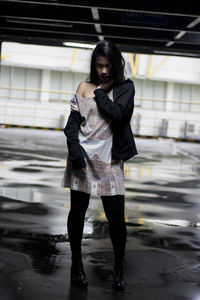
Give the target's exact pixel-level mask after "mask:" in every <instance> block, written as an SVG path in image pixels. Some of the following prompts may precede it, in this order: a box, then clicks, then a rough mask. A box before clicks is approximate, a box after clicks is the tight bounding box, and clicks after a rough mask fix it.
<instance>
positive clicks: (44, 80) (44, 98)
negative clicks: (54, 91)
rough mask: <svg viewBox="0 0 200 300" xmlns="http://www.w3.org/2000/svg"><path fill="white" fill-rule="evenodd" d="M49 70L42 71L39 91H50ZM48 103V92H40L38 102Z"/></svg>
mask: <svg viewBox="0 0 200 300" xmlns="http://www.w3.org/2000/svg"><path fill="white" fill-rule="evenodd" d="M50 74H51V73H50V70H42V77H41V89H42V90H45V91H46V90H49V89H50V79H51V78H50ZM48 101H49V93H48V92H41V94H40V102H42V103H47V102H48Z"/></svg>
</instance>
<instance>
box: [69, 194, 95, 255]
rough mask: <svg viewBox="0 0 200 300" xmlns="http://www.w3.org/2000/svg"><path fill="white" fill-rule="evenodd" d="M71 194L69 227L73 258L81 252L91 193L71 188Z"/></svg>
mask: <svg viewBox="0 0 200 300" xmlns="http://www.w3.org/2000/svg"><path fill="white" fill-rule="evenodd" d="M70 196H71V198H70V203H71V204H70V211H69V214H68V220H67V229H68V236H69V241H70V247H71V252H72V258H75V257H76V256H79V255H80V254H81V243H82V235H83V228H84V221H85V213H86V210H87V208H88V205H89V200H90V194H87V193H84V192H81V191H76V190H71V189H70Z"/></svg>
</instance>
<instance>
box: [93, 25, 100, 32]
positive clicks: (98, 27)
mask: <svg viewBox="0 0 200 300" xmlns="http://www.w3.org/2000/svg"><path fill="white" fill-rule="evenodd" d="M94 27H95V29H96V32H98V33H101V32H102V30H101V25H100V24H94Z"/></svg>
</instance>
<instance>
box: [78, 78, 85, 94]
mask: <svg viewBox="0 0 200 300" xmlns="http://www.w3.org/2000/svg"><path fill="white" fill-rule="evenodd" d="M85 86H86V81H81V82H80V83H79V85H78V87H77V89H76V93H77V94H78V95H80V96H81V97H84V92H85Z"/></svg>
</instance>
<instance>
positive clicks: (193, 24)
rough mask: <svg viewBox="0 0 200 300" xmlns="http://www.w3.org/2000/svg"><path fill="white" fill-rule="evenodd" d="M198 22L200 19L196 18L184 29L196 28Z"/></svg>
mask: <svg viewBox="0 0 200 300" xmlns="http://www.w3.org/2000/svg"><path fill="white" fill-rule="evenodd" d="M199 22H200V17H198V18H197V19H195V20H194V21H193V22H191V23H190V24H188V25H187V26H186V27H187V28H193V27H194V26H196V25H197V24H199Z"/></svg>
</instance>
